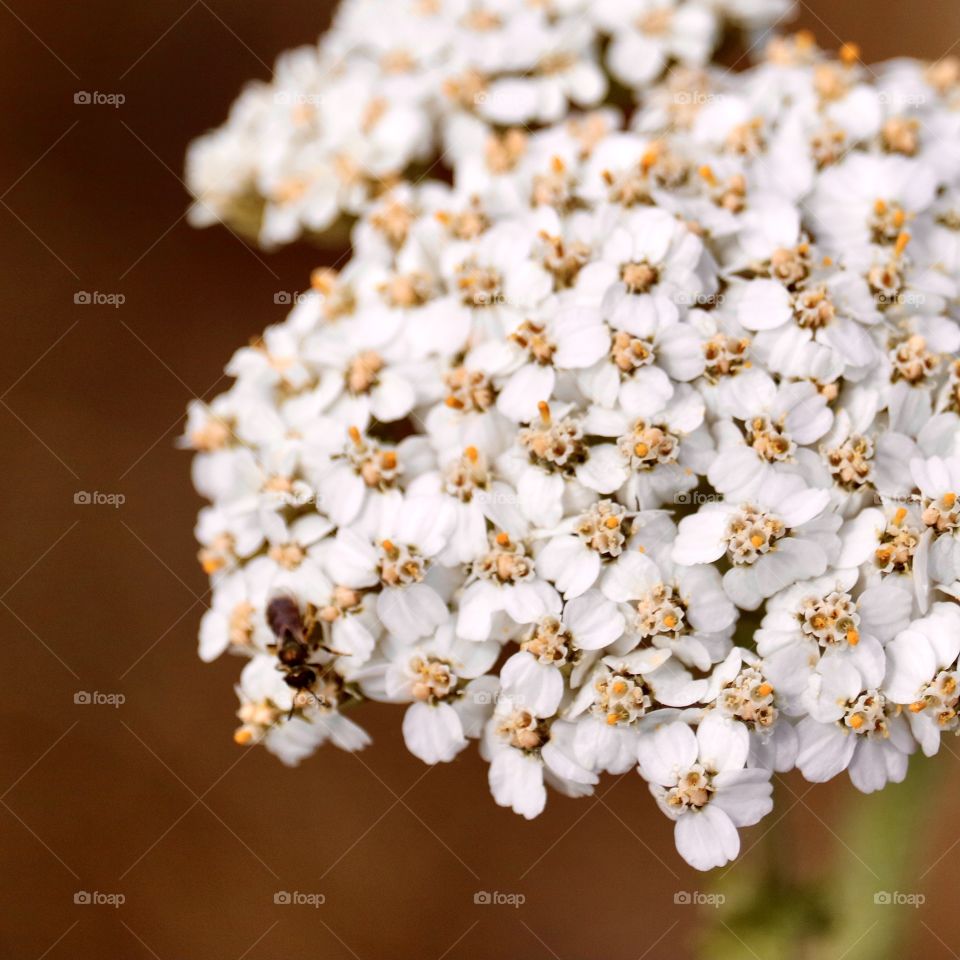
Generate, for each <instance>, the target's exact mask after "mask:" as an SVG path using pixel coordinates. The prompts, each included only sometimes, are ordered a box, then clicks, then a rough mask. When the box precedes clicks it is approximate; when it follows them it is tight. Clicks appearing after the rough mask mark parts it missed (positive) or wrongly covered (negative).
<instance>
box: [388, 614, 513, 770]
mask: <svg viewBox="0 0 960 960" xmlns="http://www.w3.org/2000/svg"><path fill="white" fill-rule="evenodd" d="M499 652H500V647H499V645H498V644H496V643H494V642H493V641H488V642H487V643H470V642H469V641H466V640H460V639H459V638H457V636H456V634H455V633H454V629H453V624H452V623H445V624H442V625H441V626H440V627H439V628H438V629H437V632H436V634H435V635H434V636H433V637H432V638H430V639H429V640H421V641H420V642H419V643H417V644H416V645H415V646H413V647H406V646H401V647H399V648H398V649H397V650H396V651H395V652H394V654H393V659H392V661H391V662H390V664H389V666H388V667H387V668H386V674H385V677H384V684H385V685H384V689H385V693H386V695H387V697H389V698H390V699H392V700H394V701H400V702H406V703H411V706H410V707H408V708H407V712H406V714H405V715H404V718H403V739H404V741H405V742H406V744H407V749H408V750H409V751H410V752H411V753H412V754H413V755H414V756H415V757H418V758H419V759H420V760H422V761H423V762H424V763H446V762H449V761H450V760H452V759H453V758H454V757H455V756H456V755H457V754H458V753H459V752H460V751H461V750H463V748H464V747H466V745H467V737H468V736H473V737H479V736H480V732H481V730H482V729H483V723H484V720H485V719H486V716H485V715H486V714H488V713H489V712H490V710H492V708H493V696H492V691H493V690H495V689H496V687H495V683H496V681H495V680H494V684H493V686H491V684H490V683H488V682H487V681H488V680H493V678H485V680H484V682H482V683H480V684H477V685H473V684H471V683H470V682H469V681H472V680H476V679H477V678H478V677H481V676H482V675H483V674H485V673H486V672H487V670H489V669H490V667H492V666H493V664H494V662H495V661H496V659H497V655H498V654H499ZM481 693H485V694H487V696H486V697H483V696H480V697H479V698H478V694H481Z"/></svg>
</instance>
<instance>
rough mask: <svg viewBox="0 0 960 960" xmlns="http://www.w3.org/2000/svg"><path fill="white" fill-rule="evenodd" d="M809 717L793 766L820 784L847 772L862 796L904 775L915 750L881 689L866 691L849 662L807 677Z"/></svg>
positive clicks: (897, 709) (803, 723) (802, 728)
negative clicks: (862, 793)
mask: <svg viewBox="0 0 960 960" xmlns="http://www.w3.org/2000/svg"><path fill="white" fill-rule="evenodd" d="M808 700H809V709H810V715H809V716H806V717H804V718H803V719H802V720H801V721H800V723H799V724H798V726H797V735H798V736H799V738H800V750H799V753H798V754H797V767H798V768H799V770H800V772H801V773H802V774H803V775H804V776H805V777H806V778H807V779H808V780H812V781H814V782H817V783H820V782H823V781H825V780H830V779H831V778H832V777H835V776H836V775H837V774H838V773H842V772H843V771H844V770H846V769H848V768H849V772H850V779H851V781H852V782H853V785H854V786H855V787H856V788H857V789H858V790H862V791H863V792H864V793H872V792H873V791H875V790H880V789H881V788H882V787H884V786H885V785H886V784H887V782H888V781H892V782H893V783H899V782H900V781H901V780H903V778H904V777H905V776H906V775H907V759H908V757H909V755H910V754H911V753H913V752H914V750H915V749H916V742H915V741H914V739H913V737H912V736H911V735H910V728H909V726H908V725H907V721H906V720H905V719H904V717H903V716H902V714H901V712H900V707H898V706H897V705H896V704H895V703H894V702H893V701H891V700H890V699H889V698H888V697H887V696H886V694H885V693H883V691H882V690H879V689H877V688H870V689H866V688H865V687H864V684H863V681H862V680H861V678H860V674H859V673H858V672H857V670H856V669H855V668H854V667H853V666H852V665H851V664H849V663H831V664H830V665H829V669H828V670H825V669H823V663H822V661H821V666H820V667H819V668H818V669H817V672H816V673H815V674H814V675H813V677H812V678H811V683H810V688H809V695H808Z"/></svg>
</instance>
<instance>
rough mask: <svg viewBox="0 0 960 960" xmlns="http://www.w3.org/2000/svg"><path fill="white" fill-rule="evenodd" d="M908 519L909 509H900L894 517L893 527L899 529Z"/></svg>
mask: <svg viewBox="0 0 960 960" xmlns="http://www.w3.org/2000/svg"><path fill="white" fill-rule="evenodd" d="M906 518H907V508H906V507H900V509H899V510H897V512H896V513H895V514H894V515H893V525H894V526H895V527H899V526H900V524H901V523H903V521H904V520H906Z"/></svg>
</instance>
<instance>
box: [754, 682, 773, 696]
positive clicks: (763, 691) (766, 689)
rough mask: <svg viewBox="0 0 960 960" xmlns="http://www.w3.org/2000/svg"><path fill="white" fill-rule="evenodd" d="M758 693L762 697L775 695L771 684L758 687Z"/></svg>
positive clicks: (762, 684)
mask: <svg viewBox="0 0 960 960" xmlns="http://www.w3.org/2000/svg"><path fill="white" fill-rule="evenodd" d="M757 693H758V694H759V695H760V696H761V697H769V696H770V694H771V693H773V687H772V686H771V685H770V684H769V683H761V684H760V686H759V687H757Z"/></svg>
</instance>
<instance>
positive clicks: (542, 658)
mask: <svg viewBox="0 0 960 960" xmlns="http://www.w3.org/2000/svg"><path fill="white" fill-rule="evenodd" d="M623 627H624V619H623V617H622V615H621V614H620V613H619V612H618V611H617V609H616V607H615V606H614V605H613V604H612V603H611V602H610V601H608V600H605V599H604V598H603V597H601V596H600V595H599V594H597V593H596V591H590V592H589V593H587V594H585V595H584V596H582V597H577V599H575V600H570V601H569V602H568V603H567V604H566V605H565V606H564V608H563V614H562V618H561V617H556V616H552V615H551V616H546V617H542V618H541V619H540V620H538V621H537V622H536V623H535V624H534V625H533V626H532V627H530V628H529V629H528V630H527V632H526V633H525V634H523V636H522V638H521V640H520V650H519V651H518V652H517V653H515V654H513V656H512V657H510V659H509V660H507V662H506V663H504V665H503V667H502V668H501V670H500V683H501V685H502V687H503V690H504V693H506V694H507V695H508V696H509V697H510V698H511V699H512V700H513V701H514V702H515V703H519V704H524V705H525V706H526V708H527V709H528V710H529V711H530V712H531V713H533V714H534V715H535V716H537V717H551V716H553V715H554V714H555V713H557V712H558V710H559V708H560V704H561V701H562V700H563V697H564V694H565V692H566V684H565V682H564V676H563V670H564V668H565V667H567V666H568V665H570V666H571V667H572V671H571V672H572V674H573V675H575V676H579V675H581V674H582V673H583V670H584V668H585V667H586V666H587V665H588V664H589V663H590V662H591V661H592V657H591V656H590V654H592V653H594V652H595V651H599V650H603V649H604V648H605V647H609V646H611V645H612V644H613V643H615V642H616V641H617V640H618V639H619V638H620V635H621V634H622V633H623ZM585 654H586V655H585ZM575 682H576V681H575V680H574V679H571V683H575Z"/></svg>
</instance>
